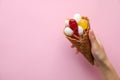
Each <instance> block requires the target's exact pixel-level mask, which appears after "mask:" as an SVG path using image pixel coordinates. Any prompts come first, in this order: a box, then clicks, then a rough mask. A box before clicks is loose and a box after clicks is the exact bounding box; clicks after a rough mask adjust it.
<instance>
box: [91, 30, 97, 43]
mask: <svg viewBox="0 0 120 80" xmlns="http://www.w3.org/2000/svg"><path fill="white" fill-rule="evenodd" d="M89 39H90V42H91V44H93V43H95V44H98V42H97V39H96V37H95V34H94V32H93V31H92V30H90V31H89Z"/></svg>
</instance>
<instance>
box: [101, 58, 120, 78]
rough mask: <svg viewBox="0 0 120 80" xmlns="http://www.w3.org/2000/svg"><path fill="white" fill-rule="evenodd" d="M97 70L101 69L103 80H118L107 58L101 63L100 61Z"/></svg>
mask: <svg viewBox="0 0 120 80" xmlns="http://www.w3.org/2000/svg"><path fill="white" fill-rule="evenodd" d="M99 70H100V71H101V73H102V75H103V79H104V80H120V79H119V76H118V74H117V72H116V71H115V69H114V68H113V66H112V64H111V63H110V62H109V60H105V61H104V62H103V63H100V64H99Z"/></svg>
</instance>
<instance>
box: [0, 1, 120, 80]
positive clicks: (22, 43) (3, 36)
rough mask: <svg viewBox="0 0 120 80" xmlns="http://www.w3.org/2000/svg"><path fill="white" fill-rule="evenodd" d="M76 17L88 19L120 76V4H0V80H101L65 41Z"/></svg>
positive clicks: (92, 2)
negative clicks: (68, 21)
mask: <svg viewBox="0 0 120 80" xmlns="http://www.w3.org/2000/svg"><path fill="white" fill-rule="evenodd" d="M75 13H80V14H81V15H84V16H88V17H89V19H90V23H91V27H92V29H93V30H94V32H95V33H96V34H97V35H98V37H99V38H100V40H101V41H102V43H103V45H104V47H105V50H106V53H107V56H108V57H109V59H110V61H111V63H112V64H113V66H114V67H115V69H116V70H117V72H118V74H119V75H120V30H119V29H120V0H0V80H101V74H100V73H99V71H98V69H97V68H96V67H94V66H91V65H90V64H89V63H88V62H87V61H86V59H85V58H84V57H83V56H82V55H81V54H80V55H76V54H75V52H76V50H75V49H71V48H70V46H71V43H70V42H69V41H68V40H67V39H66V38H65V36H64V35H63V28H64V20H65V19H66V18H68V17H72V16H73V15H74V14H75Z"/></svg>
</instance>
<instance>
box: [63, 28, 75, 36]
mask: <svg viewBox="0 0 120 80" xmlns="http://www.w3.org/2000/svg"><path fill="white" fill-rule="evenodd" d="M64 33H65V34H66V35H68V36H72V35H73V30H72V29H71V28H70V27H66V28H65V29H64Z"/></svg>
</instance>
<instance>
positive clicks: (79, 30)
mask: <svg viewBox="0 0 120 80" xmlns="http://www.w3.org/2000/svg"><path fill="white" fill-rule="evenodd" d="M78 33H79V35H82V34H83V28H82V27H81V26H78Z"/></svg>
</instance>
